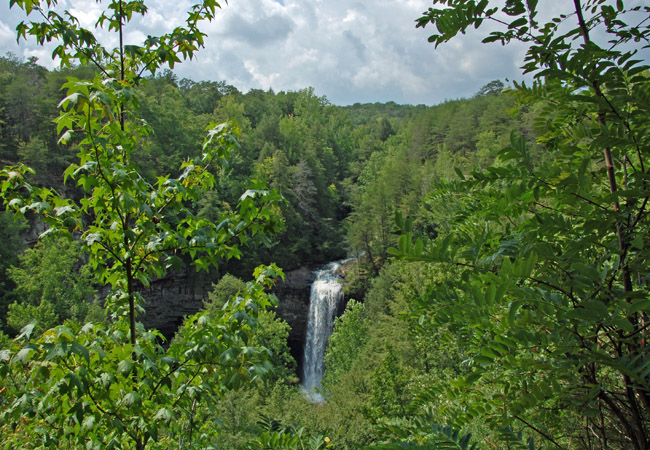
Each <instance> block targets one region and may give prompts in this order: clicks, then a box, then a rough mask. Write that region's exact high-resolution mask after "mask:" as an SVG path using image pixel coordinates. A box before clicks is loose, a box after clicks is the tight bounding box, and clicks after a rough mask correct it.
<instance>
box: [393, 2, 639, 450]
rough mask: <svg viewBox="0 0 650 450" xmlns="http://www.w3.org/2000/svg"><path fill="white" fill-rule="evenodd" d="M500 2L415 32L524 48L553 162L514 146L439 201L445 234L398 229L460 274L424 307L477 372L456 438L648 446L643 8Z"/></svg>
mask: <svg viewBox="0 0 650 450" xmlns="http://www.w3.org/2000/svg"><path fill="white" fill-rule="evenodd" d="M496 3H497V2H489V1H480V2H475V1H467V0H434V4H438V7H436V8H431V9H429V11H428V12H426V13H425V15H424V16H423V17H422V18H420V19H419V20H418V25H419V26H428V25H429V24H433V25H434V26H435V27H436V29H437V32H436V33H435V34H433V35H432V36H431V37H430V38H429V40H430V41H431V42H434V43H435V44H436V45H440V44H443V43H445V42H447V41H448V40H450V39H452V38H453V37H454V36H455V35H457V34H458V33H459V32H464V31H465V30H466V29H467V28H468V27H470V26H475V27H480V26H481V25H483V24H484V23H486V22H492V23H493V24H496V25H502V26H503V28H502V29H497V30H496V31H492V32H491V33H490V34H489V35H488V37H487V38H485V40H484V42H492V41H499V42H501V43H504V44H507V43H508V42H510V41H513V40H518V41H523V42H525V43H526V44H527V45H528V51H527V54H526V59H525V61H524V66H523V69H524V71H525V72H531V73H533V74H534V76H535V81H534V83H533V85H532V86H531V87H528V86H526V85H524V84H522V85H517V86H516V95H517V96H518V98H519V101H520V102H522V103H524V104H528V105H535V106H538V107H539V111H538V114H539V119H538V120H537V123H536V128H537V130H536V132H537V135H538V141H539V142H540V143H541V144H542V145H543V146H544V151H545V152H548V153H550V154H551V155H552V156H553V160H552V161H547V160H544V161H541V162H540V161H535V160H534V158H532V156H531V151H530V147H529V146H528V145H527V144H526V142H525V140H524V139H523V138H522V137H521V136H518V135H516V134H515V135H513V137H512V139H511V145H510V147H507V148H505V149H504V150H502V151H501V152H500V155H499V159H500V165H501V166H500V167H492V168H488V170H487V171H485V172H476V173H473V174H472V177H471V178H468V179H466V180H465V181H464V182H450V183H447V184H446V186H445V187H444V188H443V189H441V190H440V191H439V192H438V193H437V195H439V196H442V195H446V196H448V198H450V199H451V198H453V197H454V196H459V197H457V198H461V203H460V204H461V205H463V207H462V208H461V209H460V210H459V211H458V214H457V216H456V221H457V225H456V226H454V227H453V229H452V230H451V232H450V233H449V234H447V235H445V236H440V237H438V239H436V240H435V241H427V240H426V239H416V237H414V236H413V234H412V233H408V232H407V233H404V234H403V235H402V237H401V238H400V241H399V249H396V250H394V252H395V253H396V254H400V255H402V256H403V257H405V258H408V259H418V260H424V261H430V262H445V263H451V264H455V265H457V266H458V267H461V268H462V267H464V268H470V270H468V271H464V274H463V276H460V277H455V278H450V279H448V280H446V281H444V282H441V283H439V285H438V287H437V288H436V289H434V290H432V292H431V293H430V295H429V296H428V297H427V298H428V301H424V302H421V303H420V307H421V311H423V312H424V311H429V315H430V319H429V320H431V321H432V324H433V325H436V324H446V325H447V326H450V327H452V328H454V329H460V330H465V331H466V332H467V333H469V339H468V341H467V344H468V345H467V348H466V351H467V353H468V356H469V357H470V358H471V359H470V361H471V371H470V372H469V373H468V374H465V375H462V376H460V377H458V378H457V379H456V380H455V381H454V382H452V383H450V384H449V386H448V387H447V388H446V389H443V390H442V391H444V395H443V397H444V398H445V399H447V400H448V401H451V400H453V403H452V404H453V408H455V409H456V414H455V419H454V422H453V424H454V425H455V426H457V427H467V426H470V424H471V423H473V421H476V420H478V421H481V422H483V423H486V424H487V425H488V426H489V427H490V428H491V430H492V433H487V434H485V435H484V436H482V438H483V439H485V441H486V442H488V443H491V444H492V445H495V442H496V443H498V444H496V445H497V446H499V445H509V442H510V441H511V440H519V441H521V440H528V443H529V445H535V444H534V442H533V441H539V442H542V443H543V445H545V446H555V447H572V448H578V447H579V448H634V449H647V448H649V447H650V437H649V436H650V434H649V430H648V423H650V422H649V418H650V401H649V394H650V377H649V376H648V373H649V371H648V367H650V360H649V359H648V352H647V347H646V342H647V341H646V339H647V338H646V335H647V331H648V330H647V323H648V315H649V314H650V298H648V279H647V273H648V261H649V260H650V259H649V256H650V255H649V254H648V253H647V248H648V247H647V236H648V235H650V223H649V222H648V214H647V210H646V208H647V205H648V201H649V200H650V185H649V184H648V170H649V169H648V164H649V162H648V157H649V156H650V140H649V139H650V138H649V137H648V135H647V133H646V132H645V130H646V129H647V127H648V122H649V121H650V110H649V108H650V102H648V101H647V99H648V92H650V81H649V79H648V77H647V76H646V75H645V73H646V71H647V70H648V67H647V66H646V65H645V64H644V63H643V62H641V61H639V60H636V59H634V54H635V53H636V52H637V50H638V47H637V45H636V44H635V42H644V43H645V42H648V38H649V37H650V27H649V26H648V25H646V24H645V21H644V19H645V18H647V15H648V13H650V8H648V7H646V6H632V7H627V8H626V6H625V2H623V1H617V2H616V4H615V5H612V4H610V3H609V2H605V1H601V0H596V1H590V2H587V3H585V4H582V2H581V1H580V0H574V1H573V2H571V4H570V5H569V6H570V8H569V9H568V10H567V11H566V12H567V14H565V15H563V16H558V17H555V18H553V19H552V20H551V21H549V22H546V23H540V22H539V16H540V15H541V12H542V11H541V7H539V5H538V2H536V1H526V2H524V1H517V0H516V1H508V2H506V3H505V6H495V4H496ZM640 17H641V18H640ZM639 18H640V19H639ZM629 23H632V24H636V23H640V24H639V25H628V24H629ZM571 24H572V26H571ZM599 32H600V33H602V34H604V35H606V36H608V42H606V43H605V42H601V43H598V42H600V41H598V42H597V41H596V40H594V38H593V36H596V35H597V33H599ZM400 225H401V227H402V229H404V230H408V229H409V228H410V226H409V225H408V223H404V222H402V221H400ZM432 392H441V391H440V390H439V389H438V388H432V389H431V391H430V393H432ZM436 402H437V401H436ZM436 402H434V404H437V403H436ZM517 430H519V431H517ZM522 431H523V435H522V434H521V432H522Z"/></svg>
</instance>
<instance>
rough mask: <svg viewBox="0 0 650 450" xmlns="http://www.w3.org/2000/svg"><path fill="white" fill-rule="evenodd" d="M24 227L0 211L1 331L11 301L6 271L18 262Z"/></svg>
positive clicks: (23, 224)
mask: <svg viewBox="0 0 650 450" xmlns="http://www.w3.org/2000/svg"><path fill="white" fill-rule="evenodd" d="M25 228H26V225H25V223H24V222H21V221H19V220H17V219H16V218H15V216H14V215H13V214H12V213H11V212H8V211H2V212H0V240H1V241H2V245H1V246H0V317H2V318H3V319H2V320H3V322H0V323H1V324H2V331H7V330H6V329H5V323H4V318H6V317H7V308H8V306H9V303H10V302H11V292H12V291H13V289H14V287H15V286H14V284H13V282H12V281H11V279H10V278H9V275H8V274H7V271H8V270H9V268H10V267H11V266H13V265H15V264H17V263H18V255H19V254H20V252H21V251H22V249H23V243H22V241H21V239H20V233H21V232H23V231H24V230H25Z"/></svg>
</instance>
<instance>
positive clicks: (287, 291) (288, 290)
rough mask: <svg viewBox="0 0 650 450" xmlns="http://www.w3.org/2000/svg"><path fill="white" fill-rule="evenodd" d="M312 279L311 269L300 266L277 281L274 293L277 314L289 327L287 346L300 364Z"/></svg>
mask: <svg viewBox="0 0 650 450" xmlns="http://www.w3.org/2000/svg"><path fill="white" fill-rule="evenodd" d="M313 281H314V273H313V270H312V269H309V268H307V267H301V268H300V269H297V270H292V271H291V272H287V273H286V275H285V280H284V282H282V283H279V284H278V286H277V288H276V290H275V295H276V296H277V297H278V307H277V310H276V312H277V314H278V317H280V318H281V319H283V320H285V321H286V322H287V323H288V324H289V326H290V327H291V332H290V333H289V347H290V348H291V354H292V355H293V357H294V358H295V360H296V361H297V362H298V364H300V362H301V359H302V353H303V346H304V344H305V336H306V334H307V318H308V316H309V294H310V293H311V285H312V283H313Z"/></svg>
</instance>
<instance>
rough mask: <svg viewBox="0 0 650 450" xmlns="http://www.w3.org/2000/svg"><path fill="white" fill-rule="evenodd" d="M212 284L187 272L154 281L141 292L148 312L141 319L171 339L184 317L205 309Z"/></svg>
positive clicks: (149, 326) (146, 324)
mask: <svg viewBox="0 0 650 450" xmlns="http://www.w3.org/2000/svg"><path fill="white" fill-rule="evenodd" d="M211 288H212V283H210V282H208V281H205V280H197V279H194V278H193V277H191V276H188V274H187V273H176V274H172V275H168V276H166V277H164V278H161V279H159V280H155V281H153V282H152V283H151V285H150V286H149V287H147V288H145V287H142V288H141V289H139V291H140V293H141V294H142V297H144V300H145V304H144V305H143V306H144V308H145V311H146V313H145V314H144V315H143V316H142V317H140V318H139V320H141V321H142V323H143V324H144V326H145V327H147V328H155V329H157V330H159V331H160V332H161V333H162V334H163V335H164V336H165V337H166V338H167V339H171V338H172V337H173V336H174V334H175V333H176V330H178V328H179V327H180V326H181V324H182V323H183V319H184V318H185V316H187V315H190V314H194V313H196V312H197V311H199V310H200V309H201V308H202V307H203V300H204V299H205V298H207V295H208V292H209V290H210V289H211Z"/></svg>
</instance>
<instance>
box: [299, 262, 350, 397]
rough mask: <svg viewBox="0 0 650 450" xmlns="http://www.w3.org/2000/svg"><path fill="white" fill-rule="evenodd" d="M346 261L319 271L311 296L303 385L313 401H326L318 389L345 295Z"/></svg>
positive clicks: (335, 263) (331, 264)
mask: <svg viewBox="0 0 650 450" xmlns="http://www.w3.org/2000/svg"><path fill="white" fill-rule="evenodd" d="M344 262H345V261H339V262H333V263H330V264H328V265H326V266H325V267H323V268H322V269H320V270H318V271H316V279H315V281H314V284H312V286H311V294H310V297H309V318H308V320H307V339H306V341H305V355H304V361H303V382H302V389H303V392H304V393H305V395H306V396H307V397H308V398H309V399H310V400H312V401H313V402H322V401H323V397H322V396H321V395H320V394H319V393H318V392H317V389H318V388H320V382H321V379H322V378H323V372H324V371H325V363H324V357H325V349H326V347H327V340H328V339H329V337H330V335H331V334H332V330H333V329H334V318H335V316H336V312H337V310H338V308H339V304H340V302H341V300H342V299H343V286H342V285H341V283H339V278H340V277H339V276H338V269H339V268H340V267H341V265H342V264H343V263H344Z"/></svg>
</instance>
